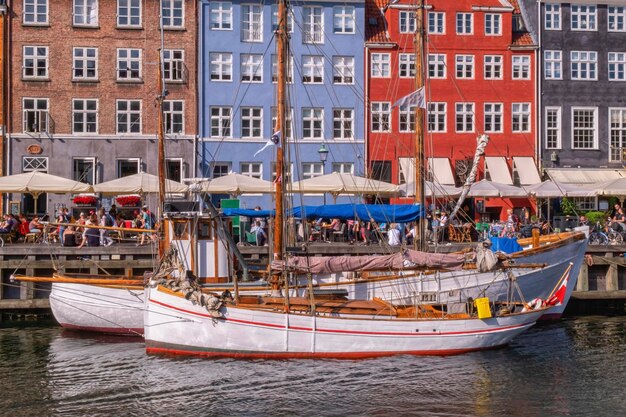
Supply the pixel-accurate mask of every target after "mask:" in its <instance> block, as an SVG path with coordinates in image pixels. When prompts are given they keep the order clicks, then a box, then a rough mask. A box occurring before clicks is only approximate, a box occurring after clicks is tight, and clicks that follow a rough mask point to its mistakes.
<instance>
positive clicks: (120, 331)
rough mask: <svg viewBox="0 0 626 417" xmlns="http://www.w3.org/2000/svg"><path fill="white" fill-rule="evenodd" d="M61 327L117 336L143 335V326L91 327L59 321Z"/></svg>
mask: <svg viewBox="0 0 626 417" xmlns="http://www.w3.org/2000/svg"><path fill="white" fill-rule="evenodd" d="M59 324H60V325H61V327H63V328H66V329H71V330H79V331H81V332H93V333H106V334H114V335H119V336H136V337H142V336H143V327H141V328H138V329H126V328H122V327H91V326H76V325H74V324H68V323H59Z"/></svg>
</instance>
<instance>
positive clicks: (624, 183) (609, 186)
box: [587, 178, 626, 196]
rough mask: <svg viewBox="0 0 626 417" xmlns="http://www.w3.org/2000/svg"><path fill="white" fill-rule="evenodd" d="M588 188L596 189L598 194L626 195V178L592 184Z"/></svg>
mask: <svg viewBox="0 0 626 417" xmlns="http://www.w3.org/2000/svg"><path fill="white" fill-rule="evenodd" d="M587 189H588V190H593V191H595V192H596V193H597V195H614V196H626V178H617V179H613V180H608V181H603V182H600V183H597V184H590V185H589V186H588V188H587Z"/></svg>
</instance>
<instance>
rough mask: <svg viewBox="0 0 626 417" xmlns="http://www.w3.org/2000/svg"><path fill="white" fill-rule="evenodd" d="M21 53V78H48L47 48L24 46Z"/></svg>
mask: <svg viewBox="0 0 626 417" xmlns="http://www.w3.org/2000/svg"><path fill="white" fill-rule="evenodd" d="M23 53H24V56H23V60H24V61H23V62H24V66H23V67H22V76H23V77H24V78H48V47H47V46H25V47H24V49H23Z"/></svg>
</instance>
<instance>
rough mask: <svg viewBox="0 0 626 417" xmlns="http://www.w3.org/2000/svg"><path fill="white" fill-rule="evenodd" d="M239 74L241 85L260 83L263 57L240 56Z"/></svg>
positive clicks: (253, 55)
mask: <svg viewBox="0 0 626 417" xmlns="http://www.w3.org/2000/svg"><path fill="white" fill-rule="evenodd" d="M239 72H240V74H241V76H240V81H241V82H242V83H255V84H258V83H262V82H263V55H261V54H241V59H240V70H239Z"/></svg>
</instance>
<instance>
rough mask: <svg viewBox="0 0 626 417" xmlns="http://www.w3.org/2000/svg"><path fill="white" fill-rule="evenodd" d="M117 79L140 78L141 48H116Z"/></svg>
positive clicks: (132, 79) (135, 79)
mask: <svg viewBox="0 0 626 417" xmlns="http://www.w3.org/2000/svg"><path fill="white" fill-rule="evenodd" d="M117 79H118V80H122V81H139V80H141V49H118V50H117Z"/></svg>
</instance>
